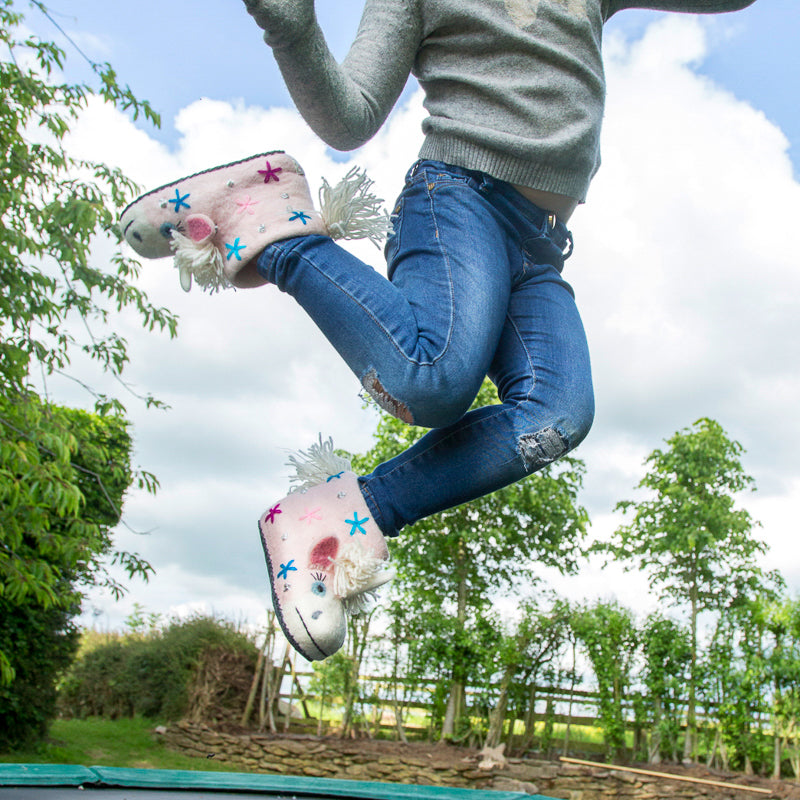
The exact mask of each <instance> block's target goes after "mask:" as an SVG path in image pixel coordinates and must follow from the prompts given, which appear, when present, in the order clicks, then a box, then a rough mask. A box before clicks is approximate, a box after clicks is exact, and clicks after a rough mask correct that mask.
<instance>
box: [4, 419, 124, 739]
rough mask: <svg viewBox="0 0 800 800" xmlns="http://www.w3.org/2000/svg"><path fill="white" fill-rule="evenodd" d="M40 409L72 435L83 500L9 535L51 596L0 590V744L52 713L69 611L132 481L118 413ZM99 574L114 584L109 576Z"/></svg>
mask: <svg viewBox="0 0 800 800" xmlns="http://www.w3.org/2000/svg"><path fill="white" fill-rule="evenodd" d="M47 413H49V414H50V415H53V416H54V417H57V422H54V424H59V425H62V426H64V428H65V430H68V431H69V432H70V434H71V436H72V437H73V438H74V441H75V447H74V453H73V454H72V455H71V462H70V468H71V469H72V470H74V472H75V474H74V476H73V480H74V484H75V486H76V488H77V490H78V491H79V492H80V495H81V497H82V502H81V504H80V506H79V509H78V512H77V513H76V515H74V516H65V515H62V514H61V513H59V511H58V509H57V508H53V507H48V506H47V505H43V507H42V508H40V509H39V510H38V519H39V521H40V525H39V528H38V529H35V530H32V531H30V532H22V534H21V536H19V537H18V538H17V539H15V540H14V541H13V547H14V552H15V555H16V557H17V558H18V559H19V560H20V561H21V562H22V563H25V564H31V565H33V568H37V569H40V570H42V571H43V572H45V573H49V575H48V578H47V579H48V582H49V585H50V587H51V589H52V600H51V601H49V602H48V600H46V599H45V600H43V599H41V598H37V597H35V596H33V595H31V594H25V593H23V592H21V591H19V590H17V591H15V590H14V589H15V587H14V585H13V584H12V583H11V582H8V583H6V584H5V585H4V586H3V589H4V590H3V592H0V652H3V653H6V654H7V658H8V660H9V661H8V664H9V667H10V671H11V672H12V674H13V679H12V680H11V681H10V682H9V683H7V684H4V685H0V748H9V747H18V746H21V745H23V744H25V743H27V742H29V741H31V740H34V739H36V738H40V737H41V736H43V735H44V734H45V732H46V729H47V725H48V724H49V722H50V720H51V719H52V718H53V716H54V715H55V696H56V693H55V690H56V681H57V680H58V677H59V674H60V673H61V671H63V670H64V668H65V667H66V666H67V665H68V663H69V661H70V659H71V658H72V656H73V655H74V653H75V650H76V648H77V644H78V636H77V630H76V628H75V626H74V623H73V622H72V617H73V616H74V615H75V614H76V613H78V611H79V610H80V601H81V593H80V587H81V586H83V585H86V584H93V583H97V582H98V581H100V580H101V579H100V578H99V577H98V572H99V571H102V570H103V567H102V564H101V559H102V558H103V557H104V556H105V555H107V554H109V553H110V552H111V549H112V544H111V533H110V530H111V528H112V527H113V526H114V525H115V524H116V523H117V522H118V521H119V511H118V509H120V508H121V507H122V499H123V495H124V493H125V491H126V490H127V489H128V486H129V484H130V481H131V473H130V468H129V460H130V450H131V440H130V436H129V435H128V431H127V427H126V425H125V423H124V422H123V421H122V420H121V419H120V418H118V417H116V416H107V417H99V416H97V415H95V414H90V413H88V412H85V411H78V410H74V409H64V408H55V407H53V406H50V407H48V408H47ZM35 457H40V458H41V457H44V458H46V457H47V455H46V454H45V455H44V456H42V454H41V452H40V451H38V450H31V452H30V453H29V458H28V461H29V463H30V462H31V461H33V460H34V459H35ZM21 475H22V473H20V474H19V475H18V477H21ZM14 511H15V509H14V507H13V505H12V504H10V503H4V504H3V505H2V506H0V525H2V526H4V527H5V525H6V524H7V522H8V521H9V517H10V516H11V515H13V514H14ZM6 543H9V539H8V538H6ZM120 555H121V554H118V556H120ZM124 557H125V558H129V559H135V558H136V557H135V556H132V555H129V554H124ZM102 580H103V581H104V582H106V583H109V584H111V586H112V588H116V587H115V585H114V584H113V581H111V580H110V579H109V578H106V579H102Z"/></svg>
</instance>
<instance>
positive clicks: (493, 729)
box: [484, 666, 516, 747]
mask: <svg viewBox="0 0 800 800" xmlns="http://www.w3.org/2000/svg"><path fill="white" fill-rule="evenodd" d="M515 670H516V667H514V666H508V667H506V669H505V672H504V673H503V677H502V679H501V680H500V695H499V697H498V698H497V705H496V706H495V707H494V708H493V709H492V713H491V714H490V715H489V731H488V732H487V734H486V741H485V742H484V746H485V747H497V745H498V744H500V738H501V737H502V735H503V723H504V722H505V719H506V710H507V709H508V687H509V686H510V685H511V678H512V677H513V676H514V672H515Z"/></svg>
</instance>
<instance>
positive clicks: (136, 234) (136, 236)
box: [131, 231, 142, 242]
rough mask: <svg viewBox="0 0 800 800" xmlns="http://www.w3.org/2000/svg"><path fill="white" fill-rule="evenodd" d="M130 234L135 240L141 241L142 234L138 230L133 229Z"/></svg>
mask: <svg viewBox="0 0 800 800" xmlns="http://www.w3.org/2000/svg"><path fill="white" fill-rule="evenodd" d="M131 236H133V238H134V239H136V241H137V242H141V241H142V234H141V233H139V231H134V232H133V233H132V234H131Z"/></svg>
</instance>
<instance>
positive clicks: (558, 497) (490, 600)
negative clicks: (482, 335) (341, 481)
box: [355, 381, 588, 737]
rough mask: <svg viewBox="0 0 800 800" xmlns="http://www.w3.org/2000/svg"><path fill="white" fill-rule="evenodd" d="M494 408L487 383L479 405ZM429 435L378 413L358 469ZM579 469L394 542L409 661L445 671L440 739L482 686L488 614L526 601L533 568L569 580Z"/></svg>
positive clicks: (489, 666)
mask: <svg viewBox="0 0 800 800" xmlns="http://www.w3.org/2000/svg"><path fill="white" fill-rule="evenodd" d="M496 402H498V399H497V394H496V392H495V389H494V387H493V386H492V384H491V383H489V382H488V381H486V382H485V383H484V385H483V387H482V389H481V391H480V393H479V395H478V397H477V398H476V401H475V405H476V406H484V405H488V404H490V403H496ZM424 432H425V431H424V430H423V429H421V428H414V427H410V426H408V425H404V424H403V423H401V422H398V421H397V420H395V419H394V418H393V417H390V416H389V415H387V414H382V415H381V418H380V420H379V423H378V427H377V432H376V434H375V446H374V447H373V448H372V449H371V450H370V451H369V453H367V455H366V456H365V457H363V458H361V459H357V460H356V461H355V465H356V468H357V469H359V470H361V471H369V470H370V469H371V468H373V467H374V466H375V465H376V464H378V463H380V462H382V461H384V460H386V459H388V458H391V457H392V456H393V455H395V454H397V453H399V452H401V451H402V450H404V449H405V448H406V447H408V446H410V445H411V444H413V442H414V441H416V440H417V439H418V438H419V437H420V436H422V434H423V433H424ZM583 473H584V465H583V462H581V461H580V460H578V459H576V458H571V457H567V458H563V459H561V460H560V461H558V462H556V463H554V464H550V465H548V466H547V467H545V468H544V469H543V470H541V471H540V472H538V473H537V474H535V475H532V476H530V477H528V478H526V479H525V480H522V481H520V482H518V483H515V484H513V485H511V486H508V487H506V488H505V489H501V490H500V491H497V492H495V493H493V494H490V495H487V496H485V497H481V498H478V499H477V500H474V501H472V502H470V503H467V504H464V505H461V506H458V507H457V508H453V509H450V510H447V511H444V512H442V513H440V514H436V515H434V516H432V517H428V518H426V519H423V520H420V521H419V522H417V523H416V524H415V525H413V526H411V527H410V528H409V529H407V530H405V531H404V532H403V535H402V536H400V537H398V538H397V539H395V540H393V541H392V542H391V543H390V547H391V551H392V559H393V563H394V565H395V566H396V568H397V572H398V578H397V580H396V581H395V582H394V584H393V586H394V588H393V592H394V595H393V596H394V597H395V607H396V606H397V605H400V606H402V608H403V614H404V617H405V620H406V630H405V633H406V635H407V636H408V637H410V639H411V640H413V641H412V643H411V645H410V647H411V649H412V650H413V651H414V653H415V662H416V663H419V664H420V665H422V664H424V665H425V667H426V669H427V670H428V672H430V671H431V669H430V668H431V665H432V664H434V663H438V664H440V665H441V667H442V672H441V677H442V683H441V692H442V695H443V696H444V697H446V698H447V702H446V707H445V709H444V720H443V723H442V735H443V736H444V737H452V736H456V735H457V733H458V727H459V720H461V719H462V718H464V712H465V709H466V687H467V685H468V684H469V683H474V684H475V685H486V683H487V679H486V673H487V671H490V670H493V664H494V661H495V656H496V652H497V648H498V646H499V644H500V641H501V638H502V631H501V628H500V625H499V623H496V622H495V621H493V620H494V617H493V614H492V610H493V607H494V605H495V604H496V602H497V601H498V600H501V599H503V598H509V597H511V598H514V600H515V601H516V602H519V601H521V600H523V599H524V598H525V597H526V596H529V595H530V592H531V590H532V587H534V586H535V584H536V582H537V580H538V579H537V576H536V567H537V565H541V566H548V567H555V568H556V569H558V570H560V571H561V572H564V573H574V572H575V571H576V570H577V565H578V560H579V558H580V556H581V555H582V550H581V542H582V540H583V538H584V536H585V533H586V527H587V524H588V516H587V513H586V511H585V509H584V508H582V507H581V506H580V505H579V504H578V499H577V498H578V493H579V491H580V488H581V486H582V481H583Z"/></svg>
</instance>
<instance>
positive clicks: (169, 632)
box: [59, 616, 257, 721]
mask: <svg viewBox="0 0 800 800" xmlns="http://www.w3.org/2000/svg"><path fill="white" fill-rule="evenodd" d="M256 657H257V650H256V647H255V645H254V644H253V642H252V641H251V640H250V638H249V637H248V636H247V635H246V634H245V633H243V632H242V631H241V630H239V629H238V628H237V627H236V626H234V625H233V624H232V623H230V622H227V621H224V620H219V619H215V618H211V617H206V616H196V617H192V618H191V619H188V620H184V621H179V622H178V621H176V622H173V623H171V624H170V625H169V626H168V627H167V628H165V629H163V630H160V631H152V632H150V633H148V634H146V635H128V636H126V637H122V638H120V639H117V640H114V641H110V642H108V643H106V644H101V645H99V646H98V647H96V648H95V649H93V650H91V651H89V652H87V653H85V655H83V656H82V657H81V658H79V659H78V661H77V662H76V663H75V664H74V666H73V667H72V669H71V670H70V671H69V674H68V675H67V677H66V679H65V681H64V683H63V686H62V689H61V693H60V696H59V709H60V711H61V713H62V714H64V715H65V716H72V717H81V718H83V717H89V716H102V717H109V718H111V719H115V718H117V717H131V716H134V715H137V714H141V715H142V716H145V717H149V718H160V719H169V720H175V719H180V718H182V717H186V716H192V717H193V718H195V719H198V720H199V719H203V720H208V721H211V720H212V719H213V718H218V717H220V716H226V714H227V715H229V714H230V713H231V712H233V711H235V710H241V709H243V708H244V704H245V701H246V699H247V691H248V690H249V688H250V682H251V681H252V677H253V673H254V670H255V662H256Z"/></svg>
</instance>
